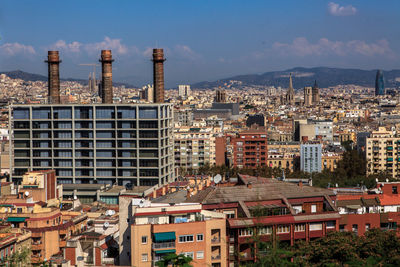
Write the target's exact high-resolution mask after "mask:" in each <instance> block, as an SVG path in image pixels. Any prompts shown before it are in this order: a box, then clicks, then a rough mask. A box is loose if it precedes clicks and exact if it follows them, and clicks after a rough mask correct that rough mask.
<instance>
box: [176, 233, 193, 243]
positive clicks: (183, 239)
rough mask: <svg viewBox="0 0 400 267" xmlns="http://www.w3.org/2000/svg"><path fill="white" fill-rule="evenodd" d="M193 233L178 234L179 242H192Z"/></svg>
mask: <svg viewBox="0 0 400 267" xmlns="http://www.w3.org/2000/svg"><path fill="white" fill-rule="evenodd" d="M193 241H194V237H193V235H181V236H179V243H186V242H193Z"/></svg>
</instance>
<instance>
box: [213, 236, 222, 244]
mask: <svg viewBox="0 0 400 267" xmlns="http://www.w3.org/2000/svg"><path fill="white" fill-rule="evenodd" d="M220 241H221V239H220V238H218V237H214V238H213V239H211V243H219V242H220Z"/></svg>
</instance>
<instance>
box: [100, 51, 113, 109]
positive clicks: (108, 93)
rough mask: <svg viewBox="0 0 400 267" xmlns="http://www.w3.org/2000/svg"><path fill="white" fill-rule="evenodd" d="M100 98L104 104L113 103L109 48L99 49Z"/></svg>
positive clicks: (111, 60)
mask: <svg viewBox="0 0 400 267" xmlns="http://www.w3.org/2000/svg"><path fill="white" fill-rule="evenodd" d="M99 61H100V62H101V70H102V73H101V88H102V95H101V99H102V102H103V103H104V104H111V103H113V96H114V95H113V88H112V64H111V63H112V62H113V61H114V60H113V59H112V55H111V50H101V59H100V60H99Z"/></svg>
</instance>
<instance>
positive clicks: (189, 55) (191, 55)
mask: <svg viewBox="0 0 400 267" xmlns="http://www.w3.org/2000/svg"><path fill="white" fill-rule="evenodd" d="M174 53H176V54H177V55H178V56H181V57H183V58H185V59H189V60H196V59H199V58H201V56H200V55H199V54H197V53H196V52H194V51H193V50H192V49H191V48H190V47H189V46H187V45H176V46H175V48H174Z"/></svg>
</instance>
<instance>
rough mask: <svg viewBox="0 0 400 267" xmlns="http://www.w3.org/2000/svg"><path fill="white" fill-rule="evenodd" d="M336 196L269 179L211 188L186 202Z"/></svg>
mask: <svg viewBox="0 0 400 267" xmlns="http://www.w3.org/2000/svg"><path fill="white" fill-rule="evenodd" d="M324 195H334V193H333V191H332V190H330V189H324V188H318V187H311V186H305V185H303V186H298V185H297V184H293V183H288V182H283V181H278V180H275V179H269V181H268V182H264V183H260V184H258V183H256V184H252V185H251V186H249V185H238V186H227V187H209V188H206V189H205V190H202V191H201V192H199V193H198V194H196V195H195V196H193V197H191V198H188V199H187V200H186V202H199V203H202V204H216V203H229V202H238V201H262V200H274V199H282V198H283V197H285V198H287V199H291V198H305V197H318V196H324Z"/></svg>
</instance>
